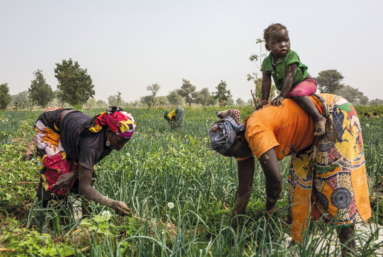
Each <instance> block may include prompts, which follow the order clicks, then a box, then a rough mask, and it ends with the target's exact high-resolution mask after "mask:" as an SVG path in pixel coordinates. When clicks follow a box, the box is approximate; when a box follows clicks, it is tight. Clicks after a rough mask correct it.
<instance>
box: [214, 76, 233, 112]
mask: <svg viewBox="0 0 383 257" xmlns="http://www.w3.org/2000/svg"><path fill="white" fill-rule="evenodd" d="M226 86H227V85H226V82H225V81H223V80H221V82H220V83H219V84H218V86H216V87H215V88H216V89H217V92H213V94H212V95H213V98H214V99H215V100H217V101H218V103H219V105H220V106H226V104H227V101H228V100H229V98H230V97H232V95H231V93H230V90H227V89H226Z"/></svg>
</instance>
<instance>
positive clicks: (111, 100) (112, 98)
mask: <svg viewBox="0 0 383 257" xmlns="http://www.w3.org/2000/svg"><path fill="white" fill-rule="evenodd" d="M116 103H117V97H116V96H115V95H110V96H109V97H108V104H109V105H113V106H116Z"/></svg>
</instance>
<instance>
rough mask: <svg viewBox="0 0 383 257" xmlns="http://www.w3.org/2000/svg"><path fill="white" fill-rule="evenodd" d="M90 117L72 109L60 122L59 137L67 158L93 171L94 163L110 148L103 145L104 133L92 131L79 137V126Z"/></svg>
mask: <svg viewBox="0 0 383 257" xmlns="http://www.w3.org/2000/svg"><path fill="white" fill-rule="evenodd" d="M91 118H92V117H90V116H88V115H86V114H84V113H82V112H79V111H72V112H69V113H67V114H66V115H65V117H64V119H63V120H62V121H61V124H60V131H59V132H60V139H61V144H62V146H63V147H64V151H65V152H66V155H67V158H69V159H70V160H72V161H75V162H77V163H78V164H79V165H81V166H83V167H85V168H87V169H89V170H92V171H94V165H95V164H96V163H98V162H99V161H101V160H102V159H103V158H104V157H105V156H107V155H109V154H110V153H111V152H112V150H111V149H109V148H108V147H106V146H105V142H106V140H105V133H104V130H101V131H100V132H99V133H94V134H93V133H92V134H91V135H90V136H88V137H80V135H79V134H78V129H79V127H80V126H81V125H82V124H83V123H84V122H85V121H87V120H89V119H91Z"/></svg>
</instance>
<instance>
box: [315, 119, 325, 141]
mask: <svg viewBox="0 0 383 257" xmlns="http://www.w3.org/2000/svg"><path fill="white" fill-rule="evenodd" d="M326 122H327V120H326V118H325V117H323V116H322V117H321V119H320V120H318V121H317V122H315V131H314V136H316V137H319V136H321V135H323V134H324V133H325V132H326Z"/></svg>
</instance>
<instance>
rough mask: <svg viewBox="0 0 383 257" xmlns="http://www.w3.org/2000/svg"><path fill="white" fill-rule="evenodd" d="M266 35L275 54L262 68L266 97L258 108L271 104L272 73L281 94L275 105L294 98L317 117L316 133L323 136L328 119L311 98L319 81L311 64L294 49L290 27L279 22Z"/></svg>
mask: <svg viewBox="0 0 383 257" xmlns="http://www.w3.org/2000/svg"><path fill="white" fill-rule="evenodd" d="M263 38H264V39H265V43H266V45H265V46H266V49H267V51H270V52H271V53H270V55H269V56H268V57H267V58H265V59H264V61H263V64H262V67H261V71H262V72H263V81H262V100H261V103H260V104H259V105H258V106H257V109H260V108H262V107H263V106H264V105H266V104H268V103H269V101H268V100H269V95H270V88H271V76H272V77H273V79H274V83H275V85H276V87H277V89H278V90H279V91H280V94H279V96H277V97H276V98H274V99H273V100H272V101H271V105H274V106H279V105H281V104H282V101H283V99H285V98H291V99H293V100H294V102H296V103H297V104H298V105H299V106H300V107H301V108H302V109H303V110H304V111H305V112H307V114H308V115H310V116H311V118H312V119H313V120H314V123H315V131H314V136H321V135H323V134H324V133H325V126H326V118H324V117H323V116H322V115H321V114H320V113H319V111H318V110H317V109H316V108H315V106H314V104H313V102H312V101H311V100H310V99H309V97H308V96H310V95H312V94H314V93H315V92H316V90H317V84H316V82H315V80H314V79H313V78H312V77H311V76H310V74H308V72H307V69H308V67H307V66H306V65H304V64H303V63H301V61H300V59H299V56H298V55H297V53H296V52H294V51H293V50H290V38H289V34H288V31H287V29H286V27H285V26H283V25H282V24H279V23H276V24H272V25H270V26H269V27H268V28H267V29H265V30H264V35H263Z"/></svg>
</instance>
